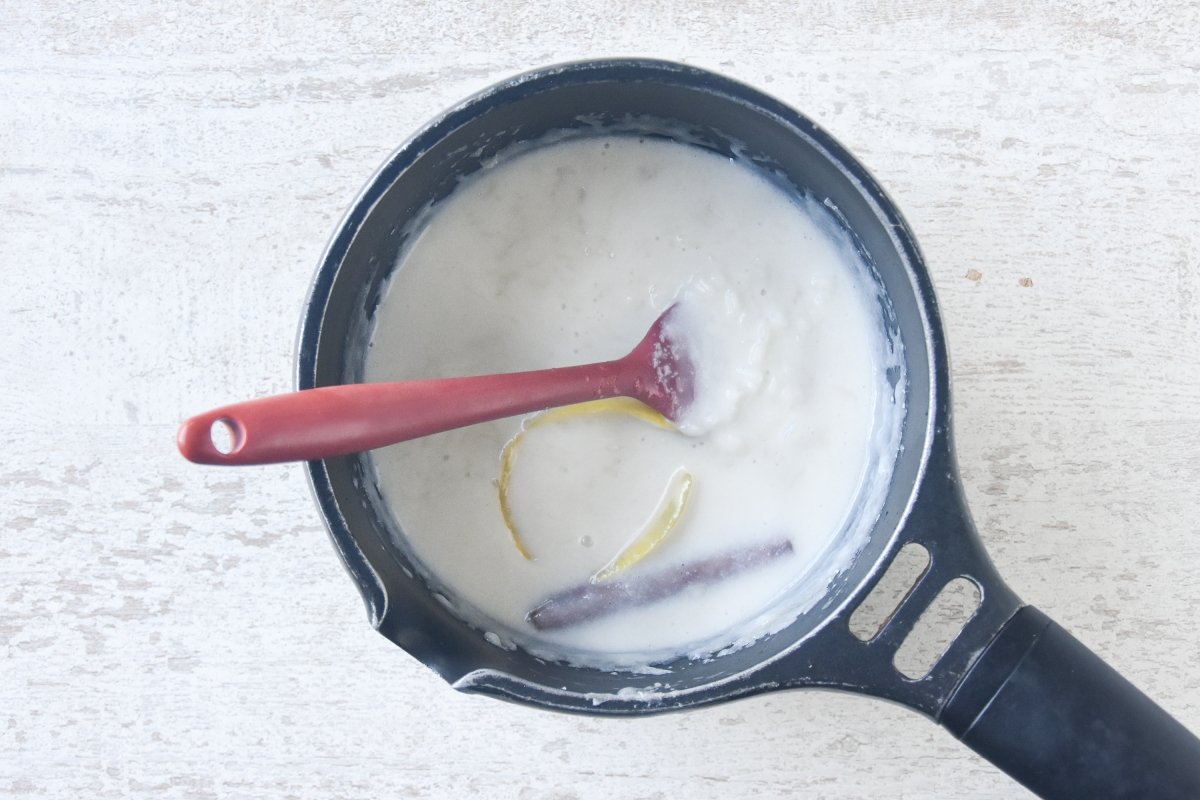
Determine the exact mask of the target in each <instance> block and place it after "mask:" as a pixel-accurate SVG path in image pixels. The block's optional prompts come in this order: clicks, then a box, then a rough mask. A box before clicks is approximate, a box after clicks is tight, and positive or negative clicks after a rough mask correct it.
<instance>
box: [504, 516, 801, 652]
mask: <svg viewBox="0 0 1200 800" xmlns="http://www.w3.org/2000/svg"><path fill="white" fill-rule="evenodd" d="M791 552H792V542H791V540H790V539H777V540H775V541H771V542H767V543H766V544H759V545H752V546H750V547H741V548H735V549H733V550H727V551H725V552H724V553H720V554H718V555H715V556H710V557H709V558H705V559H701V560H699V561H693V562H691V563H686V564H681V565H679V566H678V567H674V568H672V569H666V570H661V571H659V572H654V573H651V574H649V575H642V576H638V577H633V578H617V579H615V580H609V581H602V582H598V583H585V584H583V585H582V586H576V587H573V588H571V589H567V590H565V591H562V592H558V593H557V594H553V595H551V596H549V597H547V598H546V599H545V600H543V601H542V602H541V603H540V604H538V606H537V608H535V609H533V610H532V611H530V612H529V614H527V615H526V617H525V619H527V620H528V621H529V624H531V625H533V627H535V628H537V629H538V630H540V631H548V630H554V629H556V628H566V627H569V626H571V625H580V624H582V623H584V622H590V621H592V620H594V619H599V618H600V617H605V616H608V615H609V614H613V613H616V612H617V611H620V610H622V609H625V608H632V607H634V606H643V605H647V604H649V603H653V602H655V601H656V600H663V599H665V598H667V597H670V596H671V595H674V594H678V593H679V592H681V591H683V590H684V589H685V588H687V587H688V586H693V585H696V584H704V583H717V582H719V581H722V580H725V579H726V578H729V577H730V576H732V575H736V574H737V573H739V572H745V571H746V570H750V569H754V568H756V567H760V566H762V565H764V564H766V563H768V562H770V561H774V560H775V559H777V558H781V557H782V556H785V555H787V554H789V553H791Z"/></svg>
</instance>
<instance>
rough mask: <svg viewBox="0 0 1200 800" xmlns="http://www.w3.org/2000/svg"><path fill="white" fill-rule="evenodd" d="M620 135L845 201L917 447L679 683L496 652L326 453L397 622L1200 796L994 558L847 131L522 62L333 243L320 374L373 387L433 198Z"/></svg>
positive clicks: (702, 693) (933, 363)
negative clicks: (896, 713)
mask: <svg viewBox="0 0 1200 800" xmlns="http://www.w3.org/2000/svg"><path fill="white" fill-rule="evenodd" d="M609 129H619V130H621V131H625V132H628V131H630V130H631V129H633V130H636V131H637V132H638V133H640V134H642V135H648V136H666V137H670V138H681V139H685V140H686V142H687V144H688V145H690V146H697V147H704V148H707V149H709V150H712V151H715V152H718V153H722V154H725V155H731V156H732V155H734V154H735V152H736V154H737V155H739V156H740V157H742V158H743V159H744V160H747V161H748V162H750V163H753V164H756V165H758V166H760V167H761V168H763V169H764V170H767V171H770V172H771V173H772V174H773V175H774V179H775V180H777V181H782V182H783V183H784V184H786V185H787V186H788V187H789V188H790V189H791V190H793V191H794V192H796V193H797V194H798V195H805V196H811V197H815V198H817V199H818V200H819V201H821V202H823V203H824V204H825V205H826V206H827V207H828V208H830V209H833V210H834V213H835V214H836V216H837V218H838V219H839V221H840V222H841V224H843V225H844V226H845V228H846V229H847V231H848V232H849V233H850V235H851V236H852V238H853V240H854V241H855V242H856V243H857V246H858V247H859V248H860V250H861V252H862V254H863V255H864V257H865V259H866V260H867V261H868V263H869V264H870V265H871V268H872V270H873V271H874V277H875V279H876V280H877V281H878V282H879V283H880V285H881V286H882V287H883V290H884V291H883V296H884V297H885V298H886V302H883V303H881V308H880V314H879V323H880V325H881V326H882V327H883V329H884V330H885V331H886V333H887V335H888V337H890V338H891V340H892V341H893V342H899V343H902V345H903V353H904V358H905V361H906V369H905V371H904V378H903V380H904V381H905V382H906V386H905V387H904V388H905V389H906V391H905V397H906V410H905V417H904V429H903V434H902V447H901V448H900V450H899V451H898V453H897V454H896V462H895V467H894V470H893V477H892V481H891V483H890V486H889V488H888V492H887V498H886V501H885V505H884V507H883V510H882V512H881V513H880V514H879V516H878V518H877V519H876V521H875V524H874V527H873V533H872V535H871V536H870V538H869V540H868V541H867V543H866V544H865V546H863V547H862V548H860V549H859V550H858V552H857V553H856V554H855V555H854V557H853V558H852V559H850V560H848V561H847V562H846V563H844V564H838V565H835V566H836V567H837V571H838V578H837V579H836V580H835V581H834V583H833V585H832V586H831V587H830V589H829V590H828V592H827V593H826V594H825V595H824V597H823V599H822V600H821V601H820V602H818V603H817V604H816V605H814V606H813V607H811V608H810V609H809V610H808V611H807V612H805V613H803V614H801V615H800V617H799V618H798V619H797V620H796V621H795V622H794V623H793V624H792V625H790V626H789V627H787V628H786V629H784V630H782V631H780V632H778V633H776V634H774V635H771V636H768V637H766V638H764V639H762V640H760V641H758V642H757V643H755V644H753V645H751V646H749V647H745V648H743V649H740V650H736V651H734V652H731V653H726V654H723V655H718V656H715V657H713V658H710V659H704V660H694V661H690V660H686V659H680V660H676V661H674V662H672V663H667V664H661V665H658V666H661V667H662V668H663V669H665V670H668V672H669V674H668V676H667V677H666V678H664V677H663V676H661V675H655V676H647V675H640V674H634V673H626V672H607V671H602V670H597V669H590V668H582V667H578V666H572V665H570V664H567V663H555V662H552V661H546V660H543V659H540V658H536V657H534V656H533V655H531V654H529V653H526V652H524V651H523V650H521V649H516V650H507V649H502V648H501V647H498V646H495V645H493V644H491V643H490V642H489V641H487V640H486V639H485V638H484V636H483V634H482V632H481V631H480V630H478V629H476V628H474V627H472V626H471V625H470V624H468V623H467V622H465V621H463V620H462V619H460V618H459V617H458V616H456V615H455V614H454V613H453V612H452V611H451V610H450V609H449V608H448V607H447V605H446V604H444V603H443V602H442V600H440V599H439V598H438V596H437V593H436V591H435V589H434V588H431V585H430V583H429V581H427V580H426V579H424V578H423V577H422V576H421V574H420V572H419V571H418V570H417V569H415V568H414V565H413V563H412V561H411V559H410V558H409V556H408V555H407V554H406V553H405V550H404V548H403V546H402V545H401V544H399V542H401V541H402V539H400V538H398V536H397V533H398V530H397V527H396V523H395V521H394V520H393V518H392V515H391V514H390V512H389V510H388V509H387V508H386V506H385V504H384V503H383V501H382V500H381V498H380V495H379V493H378V491H377V490H376V489H374V488H373V487H374V483H373V480H372V466H371V461H370V456H369V454H363V455H358V456H352V457H346V458H337V459H328V460H325V461H319V462H311V463H310V464H309V472H310V476H311V480H312V485H313V489H314V492H315V495H316V499H317V502H318V505H319V506H320V510H321V513H322V515H323V516H324V518H325V522H326V524H327V526H328V528H329V532H330V535H331V537H332V539H333V542H334V545H335V546H336V547H337V549H338V552H339V553H340V554H341V557H342V560H343V561H344V562H345V565H346V568H347V569H348V570H349V572H350V574H351V575H352V576H353V577H354V579H355V580H356V581H357V583H358V587H359V590H360V591H361V592H362V595H363V597H364V599H365V601H366V605H367V608H368V611H369V614H370V618H371V621H372V623H373V624H374V625H375V626H376V627H377V628H378V630H379V631H380V633H382V634H383V635H384V636H387V637H388V638H389V639H391V640H392V641H394V642H395V643H396V644H398V645H399V646H400V647H402V648H404V649H405V650H407V651H408V652H409V653H410V654H412V655H413V656H415V657H416V658H418V659H420V660H421V661H422V662H424V663H425V664H427V665H428V666H429V667H431V668H433V669H434V670H436V671H437V672H438V673H439V674H440V675H441V676H442V677H444V678H445V679H446V680H447V681H448V682H450V683H451V684H452V685H453V686H454V688H456V689H460V690H463V691H471V692H481V693H485V694H490V695H495V696H498V697H502V698H506V699H510V700H517V701H521V702H524V703H529V704H533V705H536V706H541V707H545V708H553V709H560V710H566V711H578V712H587V713H599V714H644V713H651V712H659V711H666V710H673V709H682V708H687V707H691V706H697V705H701V704H706V703H714V702H718V701H723V700H731V699H733V698H736V697H744V696H746V695H750V694H754V693H757V692H762V691H767V690H773V689H785V688H792V687H806V686H817V687H827V688H837V689H845V690H848V691H854V692H861V693H864V694H869V695H874V696H877V697H880V698H885V699H888V700H892V701H895V702H898V703H901V704H903V705H905V706H908V707H910V708H912V709H914V710H916V711H919V712H921V713H922V714H925V715H926V716H928V717H930V718H932V719H933V720H935V721H937V722H939V723H940V724H942V725H944V726H945V727H946V728H947V729H949V730H950V732H951V733H953V734H954V735H955V736H956V737H958V738H960V739H961V740H962V741H963V742H964V743H965V744H967V745H968V746H969V747H971V748H973V749H974V750H976V751H977V752H979V753H980V754H982V755H983V756H984V757H986V758H988V759H989V760H991V761H992V762H993V763H995V764H996V765H997V766H999V767H1000V768H1001V769H1003V770H1004V771H1006V772H1008V773H1009V774H1010V775H1012V776H1013V777H1015V778H1016V779H1017V780H1019V781H1020V782H1022V783H1023V784H1025V785H1026V786H1028V787H1029V788H1030V789H1032V790H1034V791H1035V792H1037V793H1039V794H1041V795H1042V796H1045V797H1092V798H1094V797H1139V798H1141V797H1158V798H1162V797H1179V798H1184V797H1186V798H1196V797H1200V741H1198V740H1197V739H1196V738H1195V737H1194V736H1193V735H1192V734H1190V733H1189V732H1188V731H1187V730H1186V729H1185V728H1184V727H1183V726H1181V725H1180V724H1179V723H1178V722H1176V721H1175V720H1174V719H1172V718H1171V717H1170V716H1169V715H1168V714H1167V713H1166V712H1164V711H1163V710H1162V709H1161V708H1159V707H1158V706H1157V705H1155V704H1154V703H1153V702H1151V701H1150V700H1149V699H1148V698H1146V697H1145V696H1144V695H1143V694H1141V693H1140V692H1139V691H1138V690H1137V689H1136V688H1134V687H1133V686H1132V685H1131V684H1129V683H1128V682H1127V681H1125V680H1124V679H1123V678H1121V677H1120V676H1119V675H1117V673H1116V672H1114V671H1113V670H1112V669H1111V668H1109V667H1108V666H1107V665H1106V664H1104V663H1103V662H1102V661H1101V660H1100V659H1099V658H1097V657H1096V656H1095V655H1094V654H1092V653H1091V652H1090V651H1088V650H1087V649H1086V648H1085V647H1084V646H1083V645H1081V644H1080V643H1079V642H1078V641H1076V640H1075V639H1074V638H1072V637H1071V636H1070V635H1069V634H1067V633H1066V632H1065V631H1064V630H1063V629H1062V628H1060V627H1059V626H1058V625H1056V624H1055V623H1054V622H1052V621H1050V619H1048V618H1047V617H1046V616H1045V615H1044V614H1043V613H1041V612H1040V611H1038V610H1037V609H1035V608H1033V607H1032V606H1028V605H1025V604H1024V603H1023V602H1022V601H1021V600H1020V599H1019V598H1018V597H1017V596H1016V595H1015V594H1014V593H1013V592H1012V591H1011V590H1010V589H1009V588H1008V587H1007V586H1006V585H1005V584H1004V583H1003V581H1002V580H1001V579H1000V576H999V575H998V574H997V573H996V571H995V569H994V567H993V566H992V563H991V561H990V560H989V559H988V557H987V555H986V553H985V552H984V550H983V548H982V546H981V544H980V541H979V538H978V536H977V534H976V532H975V529H974V526H973V524H972V522H971V517H970V514H969V512H968V511H967V508H966V505H965V503H964V500H963V493H962V489H961V486H960V482H959V477H958V471H957V468H956V464H955V458H954V451H953V444H952V437H951V426H950V422H951V420H950V416H951V415H950V395H949V388H950V373H949V367H948V364H947V359H946V344H945V340H944V336H943V333H942V327H941V323H940V321H939V317H938V308H937V302H936V300H935V299H934V296H933V289H932V286H931V283H930V279H929V275H928V273H927V271H926V268H925V265H924V263H923V261H922V257H921V253H920V251H919V250H918V249H917V245H916V242H915V240H914V239H913V236H912V234H911V232H910V231H909V229H908V227H907V225H906V224H905V222H904V220H903V219H902V218H901V216H900V213H899V211H897V209H896V208H895V206H894V205H893V204H892V202H891V201H890V200H889V199H888V197H887V196H886V195H885V194H884V192H883V190H882V189H881V188H880V187H879V186H878V185H877V184H876V183H875V181H874V180H873V179H872V178H871V176H870V175H869V174H868V173H867V171H866V170H865V169H864V168H863V167H862V166H861V165H860V164H859V163H858V162H857V161H855V160H854V158H853V157H851V155H850V154H849V153H848V152H846V150H845V149H844V148H842V147H841V146H840V145H839V144H838V143H837V142H836V141H834V140H833V139H832V138H831V137H830V136H829V135H828V134H826V133H825V132H823V131H822V130H821V129H820V128H819V127H818V126H817V125H815V124H814V123H813V122H811V121H810V120H808V119H806V118H805V117H804V116H802V115H800V114H798V113H797V112H796V111H793V110H792V109H790V108H788V107H786V106H784V105H782V104H781V103H779V102H777V101H776V100H773V99H772V98H770V97H767V96H765V95H763V94H761V93H759V92H757V91H755V90H753V89H751V88H749V87H747V86H744V85H741V84H739V83H735V82H733V81H730V80H727V79H725V78H723V77H720V76H718V75H714V74H712V73H709V72H705V71H702V70H698V69H693V68H690V67H685V66H681V65H678V64H671V63H665V62H659V61H643V60H614V61H596V62H584V63H575V64H567V65H563V66H556V67H550V68H547V69H542V70H539V71H536V72H532V73H529V74H526V75H522V76H519V77H517V78H514V79H512V80H510V81H507V82H504V83H501V84H499V85H497V86H494V87H492V88H490V89H488V90H486V91H484V92H482V93H481V94H478V95H476V96H475V97H472V98H470V99H469V100H467V101H465V102H464V103H462V104H461V105H459V106H457V107H455V108H453V109H451V110H449V111H448V112H446V113H445V114H443V115H442V116H440V117H439V118H438V119H436V120H435V121H433V122H432V123H431V124H429V125H428V126H427V127H426V128H424V129H423V130H422V131H420V132H419V133H418V134H417V135H416V136H415V137H414V138H412V139H411V140H410V141H409V142H408V144H406V145H404V146H403V147H402V148H401V149H400V150H399V151H397V152H396V153H395V155H393V156H392V157H391V158H390V159H388V161H387V163H386V164H384V166H383V167H382V168H381V169H380V170H379V172H378V173H377V174H376V175H375V177H374V178H373V179H372V180H371V181H370V183H369V184H368V185H367V187H366V189H365V190H364V191H363V193H362V195H361V196H360V197H359V198H358V200H357V201H356V202H355V203H354V205H353V207H352V208H351V210H350V212H349V213H348V215H347V216H346V218H345V220H344V221H343V223H342V225H341V228H340V229H339V231H338V232H337V234H336V236H335V238H334V239H333V241H332V243H331V244H330V246H329V250H328V252H327V253H326V255H325V257H324V260H323V261H322V263H321V266H320V269H319V270H318V272H317V275H316V278H315V280H314V283H313V286H312V290H311V295H310V298H309V301H308V304H307V308H306V311H305V316H304V319H303V322H302V327H301V332H300V342H299V354H298V369H297V372H298V374H297V382H298V385H299V388H301V389H306V388H311V387H316V386H325V385H331V384H339V383H345V382H352V381H359V380H361V379H362V373H363V362H364V357H365V345H366V342H367V338H368V334H369V330H370V326H371V323H372V315H373V313H374V310H375V308H376V306H377V304H378V301H379V297H380V292H381V288H382V286H383V285H384V281H385V280H386V278H387V276H388V274H389V271H390V270H391V269H392V268H393V267H394V265H395V263H396V260H397V254H398V253H399V251H400V249H401V248H402V247H403V246H404V244H405V240H406V237H407V236H408V235H410V233H411V226H409V225H407V223H409V222H410V221H411V220H412V219H413V218H414V216H415V215H416V214H418V213H419V212H420V211H421V210H422V209H423V208H426V207H427V205H428V204H429V203H430V202H431V201H432V202H436V201H437V200H439V199H441V198H443V197H445V196H446V195H447V194H448V193H449V192H451V191H452V190H453V189H454V187H455V185H456V183H457V182H458V181H459V180H460V179H461V178H462V177H464V176H465V175H468V174H470V173H471V172H473V171H475V170H477V169H479V168H480V167H481V164H482V163H483V162H485V161H486V160H487V159H489V158H491V157H492V156H495V155H496V154H497V153H498V152H500V151H502V150H503V149H504V148H507V147H510V146H511V145H513V144H515V143H520V142H527V141H534V140H537V139H539V138H540V137H543V136H544V135H546V134H547V133H550V132H564V135H568V136H569V135H580V136H586V135H594V134H595V133H597V132H604V131H605V130H609ZM680 131H683V132H684V134H682V135H681V134H680V133H679V132H680ZM908 543H918V544H919V545H921V546H923V547H924V548H925V549H926V550H927V551H928V555H929V564H928V567H927V568H926V569H925V571H924V573H923V574H922V575H921V577H920V578H919V579H917V581H916V583H915V584H914V585H913V586H912V588H911V590H909V591H908V593H907V595H906V596H905V597H904V599H903V600H902V601H901V603H900V605H899V607H898V608H897V610H896V611H895V612H894V613H893V614H892V616H891V617H890V619H888V620H887V621H886V623H884V624H883V626H882V628H881V629H880V630H879V632H878V633H877V634H875V635H874V636H873V637H870V638H869V639H868V640H867V641H863V640H862V639H860V638H859V636H856V635H855V634H854V633H852V632H851V630H850V627H849V621H850V617H851V615H852V614H853V613H854V611H855V609H856V608H858V607H859V606H860V605H861V604H862V602H863V600H864V598H866V597H867V596H868V595H869V593H870V592H871V591H872V589H873V588H874V587H875V585H876V584H877V583H878V582H879V580H880V579H881V577H883V576H884V574H885V572H886V570H887V569H888V566H889V565H890V564H891V563H892V561H893V559H894V558H895V556H896V554H897V553H898V552H900V550H901V548H902V547H904V546H905V545H906V544H908ZM958 578H964V579H966V580H967V581H969V582H970V583H971V584H974V586H975V587H977V588H978V591H979V594H980V602H979V605H978V607H977V609H976V611H975V612H974V614H973V616H971V617H970V619H969V621H968V622H967V623H966V624H965V626H964V627H963V628H962V630H961V632H960V633H959V634H958V636H957V638H956V639H955V640H954V641H953V643H952V645H950V647H949V648H948V649H947V650H946V652H945V653H944V655H942V656H941V658H940V659H939V660H938V661H937V662H936V664H935V665H934V667H933V668H932V670H931V671H930V672H929V673H928V674H927V675H925V676H924V677H921V678H918V679H910V678H906V677H905V676H904V675H903V674H902V673H901V672H900V671H898V669H897V667H896V666H895V662H894V657H895V653H896V651H897V648H898V647H899V646H900V645H901V643H902V642H903V641H904V640H905V638H906V637H907V636H908V634H909V633H910V632H911V631H912V629H913V626H914V624H915V623H916V622H917V620H918V618H919V617H920V616H921V614H922V612H923V611H924V610H926V609H927V608H928V607H929V605H930V603H931V602H932V601H933V600H934V599H935V598H936V597H937V596H938V594H939V593H940V592H941V591H942V589H943V588H944V587H946V586H947V584H948V583H949V582H950V581H952V580H955V579H958ZM656 684H658V685H657V686H656ZM630 688H632V689H634V691H628V690H629V689H630ZM621 689H626V691H625V692H621V693H620V694H619V695H618V694H617V692H619V691H620V690H621ZM639 690H641V691H639ZM597 697H604V698H606V699H605V701H604V702H600V703H598V704H597V703H596V702H594V701H595V699H596V698H597Z"/></svg>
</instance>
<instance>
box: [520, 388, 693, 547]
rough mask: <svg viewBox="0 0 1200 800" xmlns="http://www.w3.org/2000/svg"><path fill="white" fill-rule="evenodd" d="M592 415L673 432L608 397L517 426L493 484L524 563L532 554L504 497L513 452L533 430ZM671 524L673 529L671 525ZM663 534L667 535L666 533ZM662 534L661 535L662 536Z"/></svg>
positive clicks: (634, 404) (645, 411)
mask: <svg viewBox="0 0 1200 800" xmlns="http://www.w3.org/2000/svg"><path fill="white" fill-rule="evenodd" d="M593 414H624V415H626V416H630V417H633V418H635V419H640V420H642V421H643V422H648V423H649V424H651V425H655V426H657V427H659V428H664V429H666V430H674V429H675V426H674V425H672V424H671V422H670V420H668V419H667V418H666V417H664V416H663V415H662V414H660V413H658V412H657V411H655V410H654V409H652V408H650V407H649V406H647V405H645V404H643V403H641V402H639V401H637V400H634V399H633V398H631V397H612V398H609V399H606V400H592V401H591V402H588V403H577V404H576V405H570V406H563V407H561V408H552V409H550V410H549V411H543V412H542V413H541V414H538V415H537V416H536V417H533V418H531V419H528V420H526V421H525V423H524V424H523V425H522V426H521V430H519V431H517V435H516V436H514V437H513V438H511V439H509V440H508V443H507V444H505V445H504V449H503V450H501V451H500V477H499V480H497V482H496V486H497V490H498V492H499V495H500V516H501V517H502V518H503V519H504V527H506V528H508V533H509V535H510V536H511V537H512V541H513V545H514V546H515V547H516V548H517V551H518V552H519V553H520V554H521V555H522V556H523V557H524V558H525V560H526V561H533V554H532V553H530V552H529V548H528V547H526V546H525V541H524V540H523V539H522V538H521V534H520V532H519V531H518V530H517V523H516V522H515V521H514V520H513V513H512V501H511V499H510V498H509V496H508V492H509V483H510V482H511V481H512V471H513V468H514V467H515V466H516V464H517V452H518V451H519V449H520V446H521V440H522V439H523V438H524V436H525V434H526V432H528V431H531V430H533V429H534V428H540V427H542V426H543V425H548V424H550V423H552V422H563V421H565V420H569V419H574V418H576V417H585V416H591V415H593ZM676 475H678V473H676ZM674 480H675V476H672V481H674ZM688 486H689V488H690V486H691V475H688ZM685 491H686V490H685ZM680 513H682V508H681V509H680ZM660 514H661V511H656V512H655V515H654V519H658V517H659V516H660ZM671 524H672V527H673V526H674V523H671ZM667 533H670V530H668V531H667ZM665 535H666V534H665V533H664V534H663V536H665ZM660 538H661V537H660ZM640 539H641V537H639V539H638V541H640ZM635 543H636V542H635ZM655 544H657V542H656V543H655ZM652 548H653V546H652V547H651V549H652ZM626 549H628V548H626ZM647 552H649V550H647ZM638 560H640V558H639V559H638Z"/></svg>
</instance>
